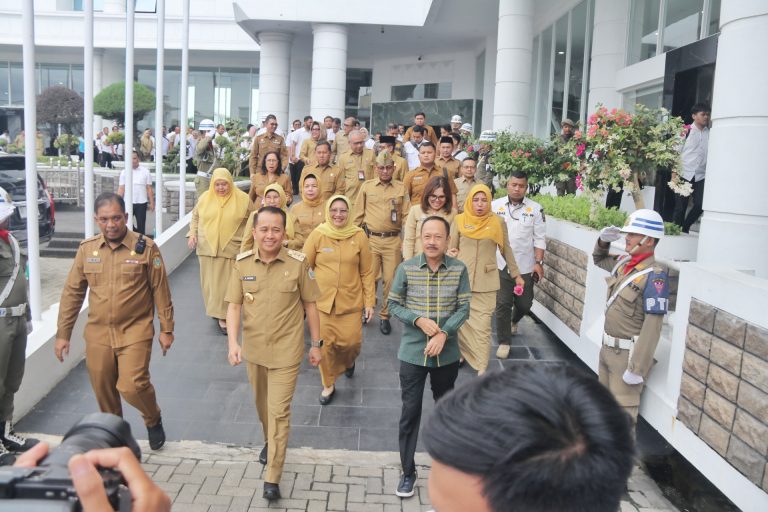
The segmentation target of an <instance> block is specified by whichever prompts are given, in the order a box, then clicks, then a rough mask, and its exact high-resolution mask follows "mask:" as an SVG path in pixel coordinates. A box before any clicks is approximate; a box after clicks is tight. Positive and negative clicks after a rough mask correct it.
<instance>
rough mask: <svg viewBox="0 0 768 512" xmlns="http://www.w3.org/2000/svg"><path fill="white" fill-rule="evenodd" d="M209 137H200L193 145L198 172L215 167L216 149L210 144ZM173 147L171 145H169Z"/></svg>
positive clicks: (209, 170) (207, 170) (208, 170)
mask: <svg viewBox="0 0 768 512" xmlns="http://www.w3.org/2000/svg"><path fill="white" fill-rule="evenodd" d="M211 140H212V139H211V138H210V137H208V136H205V137H202V138H201V139H200V140H199V141H198V142H197V145H195V159H196V160H197V170H198V171H200V172H213V170H214V169H215V168H216V167H214V165H215V164H216V151H214V149H213V147H212V146H211ZM171 147H173V146H171Z"/></svg>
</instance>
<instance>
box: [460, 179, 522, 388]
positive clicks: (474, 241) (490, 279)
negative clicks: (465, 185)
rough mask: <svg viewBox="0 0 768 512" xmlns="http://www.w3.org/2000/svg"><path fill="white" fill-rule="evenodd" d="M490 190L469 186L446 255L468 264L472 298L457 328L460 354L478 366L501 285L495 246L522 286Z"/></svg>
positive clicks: (483, 364)
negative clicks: (493, 207) (465, 317)
mask: <svg viewBox="0 0 768 512" xmlns="http://www.w3.org/2000/svg"><path fill="white" fill-rule="evenodd" d="M492 200H493V195H491V190H490V189H489V188H488V187H487V186H485V185H483V184H478V185H475V186H474V187H472V189H470V191H469V195H467V199H466V200H465V202H464V212H463V213H460V214H458V215H457V216H456V218H455V219H454V220H453V224H452V225H451V240H450V245H449V247H450V249H449V250H448V255H449V256H453V257H458V258H459V259H460V260H461V261H463V262H464V264H465V265H466V266H467V270H468V271H469V284H470V286H471V288H472V298H471V299H470V302H469V319H468V320H467V321H466V322H464V325H462V326H461V328H460V329H459V350H460V351H461V355H462V357H463V358H464V359H465V360H466V361H467V362H468V363H469V364H470V366H472V368H474V369H475V370H477V373H478V375H482V374H483V373H485V370H486V369H487V368H488V358H489V356H490V352H491V316H492V315H493V310H494V309H495V307H496V290H498V289H499V288H500V286H501V283H500V281H499V270H498V266H497V265H496V250H497V249H498V250H499V251H500V252H501V254H502V256H503V257H504V260H505V261H506V263H507V267H508V268H509V273H510V275H512V276H513V278H514V279H515V283H516V284H517V285H518V286H524V285H525V281H523V278H522V276H520V270H519V269H518V268H517V262H516V261H515V256H514V254H513V253H512V247H510V245H509V238H508V235H507V228H506V226H505V224H504V221H503V220H502V219H501V218H500V217H498V216H497V215H495V214H494V213H493V212H492V211H491V201H492Z"/></svg>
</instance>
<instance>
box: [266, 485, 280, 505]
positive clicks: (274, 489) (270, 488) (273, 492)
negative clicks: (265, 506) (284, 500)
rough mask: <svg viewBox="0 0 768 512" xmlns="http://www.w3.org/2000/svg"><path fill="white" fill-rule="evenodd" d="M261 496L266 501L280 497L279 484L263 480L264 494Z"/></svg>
mask: <svg viewBox="0 0 768 512" xmlns="http://www.w3.org/2000/svg"><path fill="white" fill-rule="evenodd" d="M262 496H263V498H264V499H265V500H267V501H275V500H279V499H280V498H281V496H280V486H279V485H277V484H271V483H269V482H264V494H263V495H262Z"/></svg>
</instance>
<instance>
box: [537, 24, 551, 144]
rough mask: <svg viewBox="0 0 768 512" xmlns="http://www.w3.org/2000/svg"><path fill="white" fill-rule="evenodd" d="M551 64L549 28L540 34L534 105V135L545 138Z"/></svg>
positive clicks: (547, 131)
mask: <svg viewBox="0 0 768 512" xmlns="http://www.w3.org/2000/svg"><path fill="white" fill-rule="evenodd" d="M551 64H552V27H549V28H548V29H547V30H545V31H544V32H542V33H541V62H540V64H539V76H538V77H537V79H536V83H537V84H538V102H537V105H536V130H535V133H536V134H537V135H540V136H546V135H547V134H548V133H549V129H548V123H549V115H548V114H549V111H550V108H549V92H550V90H551V87H552V84H551V82H550V68H551Z"/></svg>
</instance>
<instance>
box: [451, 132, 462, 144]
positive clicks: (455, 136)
mask: <svg viewBox="0 0 768 512" xmlns="http://www.w3.org/2000/svg"><path fill="white" fill-rule="evenodd" d="M451 138H452V139H453V142H454V143H456V144H459V143H460V142H461V134H460V133H458V132H451Z"/></svg>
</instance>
